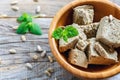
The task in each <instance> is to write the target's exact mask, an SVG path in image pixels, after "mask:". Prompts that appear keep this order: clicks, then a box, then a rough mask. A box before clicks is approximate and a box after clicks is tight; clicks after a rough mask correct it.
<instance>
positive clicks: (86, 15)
mask: <svg viewBox="0 0 120 80" xmlns="http://www.w3.org/2000/svg"><path fill="white" fill-rule="evenodd" d="M73 10H74V13H73V22H74V23H76V24H79V25H84V24H90V23H92V22H93V18H94V9H93V6H92V5H82V6H78V7H75V8H74V9H73Z"/></svg>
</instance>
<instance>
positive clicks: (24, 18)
mask: <svg viewBox="0 0 120 80" xmlns="http://www.w3.org/2000/svg"><path fill="white" fill-rule="evenodd" d="M17 21H18V22H32V17H31V16H30V15H29V14H27V13H23V14H22V16H20V17H18V18H17Z"/></svg>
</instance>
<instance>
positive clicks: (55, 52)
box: [48, 0, 120, 78]
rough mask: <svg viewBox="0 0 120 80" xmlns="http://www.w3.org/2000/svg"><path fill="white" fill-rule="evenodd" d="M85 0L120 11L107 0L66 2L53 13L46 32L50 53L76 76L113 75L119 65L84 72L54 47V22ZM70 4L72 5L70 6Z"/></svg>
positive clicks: (98, 76) (95, 76)
mask: <svg viewBox="0 0 120 80" xmlns="http://www.w3.org/2000/svg"><path fill="white" fill-rule="evenodd" d="M86 1H92V2H93V1H94V2H101V3H105V4H107V5H110V6H112V7H114V8H116V9H118V10H119V11H120V7H119V6H117V5H116V4H114V3H112V2H111V1H109V0H80V1H79V0H75V1H72V2H70V3H69V4H67V5H66V6H64V7H63V8H62V9H60V10H59V11H58V12H57V14H56V15H55V17H54V18H53V20H52V22H51V25H50V28H49V33H48V38H49V45H50V48H51V51H52V54H53V55H54V57H55V58H56V60H57V62H58V63H59V64H60V65H61V66H62V67H63V68H65V69H66V70H67V71H69V72H70V73H72V74H73V75H75V76H77V77H85V78H106V77H110V76H113V75H115V74H117V73H119V72H120V66H117V67H116V68H114V69H111V70H109V71H104V72H97V73H96V72H94V73H92V72H86V71H82V70H80V69H77V68H75V67H74V66H72V65H71V64H69V63H68V62H66V61H65V60H64V59H63V57H62V56H61V55H60V53H59V51H58V49H57V47H56V43H55V39H54V38H52V32H53V31H54V29H55V28H56V24H57V21H59V19H60V17H61V16H62V15H63V14H64V13H65V12H66V11H67V10H68V9H70V8H72V7H73V6H75V5H78V4H79V3H84V2H86ZM71 5H72V6H71Z"/></svg>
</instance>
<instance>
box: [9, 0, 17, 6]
mask: <svg viewBox="0 0 120 80" xmlns="http://www.w3.org/2000/svg"><path fill="white" fill-rule="evenodd" d="M17 3H18V1H17V0H14V1H12V2H11V3H10V4H11V5H16V4H17Z"/></svg>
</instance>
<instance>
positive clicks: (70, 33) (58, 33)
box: [52, 25, 79, 42]
mask: <svg viewBox="0 0 120 80" xmlns="http://www.w3.org/2000/svg"><path fill="white" fill-rule="evenodd" d="M78 34H79V33H78V31H77V29H76V28H75V27H73V26H72V25H69V26H66V27H65V29H64V30H63V29H62V28H60V27H59V28H57V29H56V30H55V31H54V32H53V34H52V37H54V38H55V39H60V38H63V40H64V41H66V42H67V41H68V38H71V37H74V36H77V35H78Z"/></svg>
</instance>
